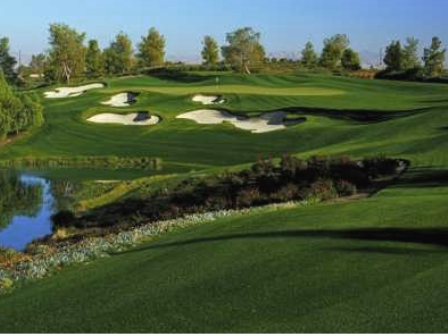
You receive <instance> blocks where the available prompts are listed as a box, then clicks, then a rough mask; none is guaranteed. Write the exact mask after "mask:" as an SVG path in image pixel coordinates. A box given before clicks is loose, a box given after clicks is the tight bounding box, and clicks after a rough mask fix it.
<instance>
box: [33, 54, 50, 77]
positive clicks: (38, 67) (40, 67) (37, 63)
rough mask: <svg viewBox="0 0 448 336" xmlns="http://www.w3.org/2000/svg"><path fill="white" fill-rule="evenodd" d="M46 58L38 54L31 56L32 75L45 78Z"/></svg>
mask: <svg viewBox="0 0 448 336" xmlns="http://www.w3.org/2000/svg"><path fill="white" fill-rule="evenodd" d="M45 61H46V56H45V55H44V54H37V55H32V56H31V61H30V70H31V73H33V74H36V75H39V76H43V74H44V70H45Z"/></svg>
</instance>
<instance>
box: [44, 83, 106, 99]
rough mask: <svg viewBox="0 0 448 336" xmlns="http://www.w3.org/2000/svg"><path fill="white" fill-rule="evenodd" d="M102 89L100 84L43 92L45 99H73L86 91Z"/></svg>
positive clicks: (102, 85)
mask: <svg viewBox="0 0 448 336" xmlns="http://www.w3.org/2000/svg"><path fill="white" fill-rule="evenodd" d="M103 87H104V84H101V83H97V84H89V85H84V86H78V87H61V88H57V89H56V90H55V91H49V92H45V93H44V94H45V97H46V98H47V99H61V98H73V97H79V96H80V95H82V94H83V93H85V92H86V91H89V90H94V89H102V88H103Z"/></svg>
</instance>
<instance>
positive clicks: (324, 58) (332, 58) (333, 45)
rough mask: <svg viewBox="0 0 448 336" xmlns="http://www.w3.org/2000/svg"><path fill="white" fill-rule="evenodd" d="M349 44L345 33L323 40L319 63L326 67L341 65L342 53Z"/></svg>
mask: <svg viewBox="0 0 448 336" xmlns="http://www.w3.org/2000/svg"><path fill="white" fill-rule="evenodd" d="M349 45H350V40H349V39H348V37H347V35H343V34H337V35H334V36H332V37H331V38H327V39H325V40H324V49H323V50H322V55H321V58H320V63H321V65H322V66H323V67H325V68H328V69H335V68H337V67H338V66H340V65H341V60H342V54H343V53H344V51H345V49H347V48H348V46H349Z"/></svg>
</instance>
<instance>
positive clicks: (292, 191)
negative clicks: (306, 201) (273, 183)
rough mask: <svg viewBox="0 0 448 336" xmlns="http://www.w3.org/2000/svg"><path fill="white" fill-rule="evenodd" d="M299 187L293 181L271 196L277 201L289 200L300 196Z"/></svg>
mask: <svg viewBox="0 0 448 336" xmlns="http://www.w3.org/2000/svg"><path fill="white" fill-rule="evenodd" d="M298 195H299V187H298V186H297V185H295V184H293V183H289V184H287V185H285V186H283V187H281V188H280V189H279V190H278V191H277V192H276V193H275V194H272V195H271V198H272V199H273V200H275V201H276V202H288V201H293V200H295V199H297V198H298Z"/></svg>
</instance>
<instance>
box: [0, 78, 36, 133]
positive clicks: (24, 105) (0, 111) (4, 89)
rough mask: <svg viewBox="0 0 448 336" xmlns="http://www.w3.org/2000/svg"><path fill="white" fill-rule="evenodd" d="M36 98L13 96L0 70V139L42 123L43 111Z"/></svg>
mask: <svg viewBox="0 0 448 336" xmlns="http://www.w3.org/2000/svg"><path fill="white" fill-rule="evenodd" d="M38 99H39V98H38V97H37V96H28V95H25V94H23V95H20V96H18V97H17V96H15V95H14V93H13V92H12V90H11V88H10V87H9V85H8V83H7V82H6V78H5V76H4V75H3V71H2V70H1V69H0V139H3V138H5V137H6V136H7V135H8V134H10V133H12V132H14V133H19V132H20V131H24V130H26V129H28V128H30V127H33V126H40V125H42V123H43V109H42V106H41V104H40V103H39V100H38Z"/></svg>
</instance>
